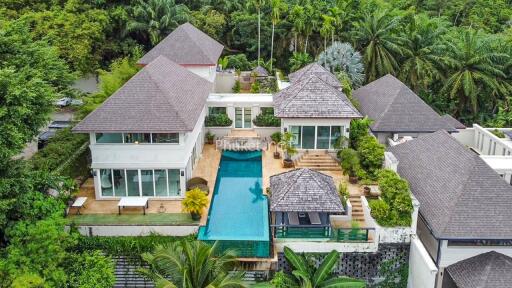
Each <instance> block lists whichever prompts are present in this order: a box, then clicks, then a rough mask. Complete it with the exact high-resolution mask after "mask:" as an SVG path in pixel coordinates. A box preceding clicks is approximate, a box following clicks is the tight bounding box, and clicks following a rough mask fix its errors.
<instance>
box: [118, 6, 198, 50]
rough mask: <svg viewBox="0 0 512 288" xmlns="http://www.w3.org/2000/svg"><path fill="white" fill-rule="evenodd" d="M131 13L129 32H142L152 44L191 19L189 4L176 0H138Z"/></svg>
mask: <svg viewBox="0 0 512 288" xmlns="http://www.w3.org/2000/svg"><path fill="white" fill-rule="evenodd" d="M130 14H131V15H130V16H131V19H130V20H129V22H128V25H127V32H138V33H142V34H143V35H145V37H146V38H149V41H150V42H151V44H152V45H156V44H158V42H160V40H162V38H163V37H164V36H166V35H167V34H169V33H170V32H171V31H172V30H174V28H176V27H178V25H179V24H181V23H185V22H187V21H188V20H189V10H188V8H187V6H185V5H183V4H179V5H176V3H175V2H174V0H149V1H144V0H138V1H137V4H136V5H135V6H134V7H133V9H132V10H131V13H130Z"/></svg>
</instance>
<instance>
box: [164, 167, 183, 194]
mask: <svg viewBox="0 0 512 288" xmlns="http://www.w3.org/2000/svg"><path fill="white" fill-rule="evenodd" d="M167 176H168V181H169V196H179V195H180V194H181V193H180V192H181V189H180V170H178V169H169V170H167Z"/></svg>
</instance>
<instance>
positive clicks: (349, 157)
mask: <svg viewBox="0 0 512 288" xmlns="http://www.w3.org/2000/svg"><path fill="white" fill-rule="evenodd" d="M340 158H341V169H343V174H345V175H347V174H348V175H349V176H350V177H354V176H357V172H358V170H360V169H361V166H360V163H359V154H358V153H357V151H355V150H354V149H350V148H346V149H343V150H341V153H340Z"/></svg>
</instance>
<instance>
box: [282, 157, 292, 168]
mask: <svg viewBox="0 0 512 288" xmlns="http://www.w3.org/2000/svg"><path fill="white" fill-rule="evenodd" d="M283 167H284V168H293V161H292V159H284V160H283Z"/></svg>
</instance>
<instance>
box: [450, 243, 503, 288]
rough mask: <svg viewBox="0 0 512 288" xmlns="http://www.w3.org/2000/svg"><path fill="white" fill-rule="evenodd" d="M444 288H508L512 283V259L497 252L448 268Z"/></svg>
mask: <svg viewBox="0 0 512 288" xmlns="http://www.w3.org/2000/svg"><path fill="white" fill-rule="evenodd" d="M445 271H446V273H445V276H444V279H443V288H508V287H510V286H511V283H512V273H510V272H512V258H511V257H509V256H506V255H503V254H501V253H498V252H496V251H491V252H487V253H483V254H480V255H478V256H475V257H471V258H468V259H466V260H463V261H460V262H457V263H455V264H452V265H450V266H448V268H446V270H445Z"/></svg>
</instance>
